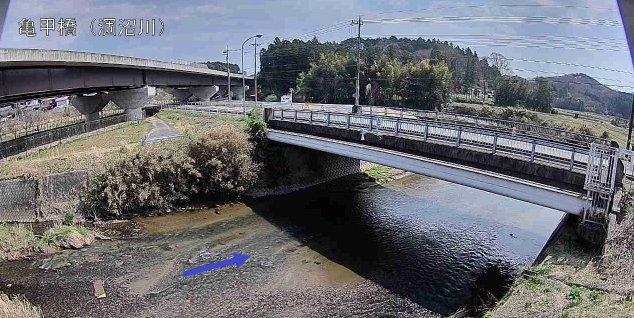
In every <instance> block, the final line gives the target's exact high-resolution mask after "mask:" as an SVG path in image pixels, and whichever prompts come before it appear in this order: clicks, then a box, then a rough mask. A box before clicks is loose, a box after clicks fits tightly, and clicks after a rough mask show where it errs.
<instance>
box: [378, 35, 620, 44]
mask: <svg viewBox="0 0 634 318" xmlns="http://www.w3.org/2000/svg"><path fill="white" fill-rule="evenodd" d="M368 35H378V36H388V35H387V34H368ZM389 36H402V37H405V38H412V37H419V38H422V35H421V34H392V35H389ZM425 37H426V38H431V37H441V38H443V39H444V38H447V37H476V39H479V38H485V39H488V38H507V39H522V40H525V39H531V40H532V39H536V38H543V39H546V40H549V41H560V42H569V41H575V42H578V41H582V42H589V43H602V44H606V45H613V44H614V43H618V44H622V45H627V40H626V39H625V38H622V39H614V38H601V37H580V36H553V35H538V34H531V35H508V34H491V33H487V34H440V33H431V34H430V33H426V34H425ZM439 39H440V38H439Z"/></svg>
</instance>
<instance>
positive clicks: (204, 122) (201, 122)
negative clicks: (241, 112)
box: [154, 110, 246, 133]
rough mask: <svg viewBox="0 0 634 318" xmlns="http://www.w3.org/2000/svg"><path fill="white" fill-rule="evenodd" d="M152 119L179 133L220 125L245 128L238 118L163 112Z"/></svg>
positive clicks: (243, 121)
mask: <svg viewBox="0 0 634 318" xmlns="http://www.w3.org/2000/svg"><path fill="white" fill-rule="evenodd" d="M154 117H156V118H158V119H161V120H163V121H165V123H167V124H168V125H169V126H170V127H172V128H174V129H175V130H178V131H179V132H181V133H187V131H189V130H191V129H192V128H196V127H200V126H208V125H209V126H214V125H217V124H221V123H235V124H238V125H240V126H246V119H245V118H244V117H238V116H226V115H216V114H207V113H195V112H183V111H173V110H164V111H160V112H158V113H157V114H156V115H154Z"/></svg>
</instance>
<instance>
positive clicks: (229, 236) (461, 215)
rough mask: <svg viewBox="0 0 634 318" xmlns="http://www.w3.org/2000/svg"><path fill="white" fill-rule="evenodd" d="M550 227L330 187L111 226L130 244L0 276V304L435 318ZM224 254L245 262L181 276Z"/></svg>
mask: <svg viewBox="0 0 634 318" xmlns="http://www.w3.org/2000/svg"><path fill="white" fill-rule="evenodd" d="M561 217H562V213H560V212H556V211H553V210H551V209H547V208H542V207H538V206H535V205H532V204H528V203H524V202H521V201H517V200H513V199H509V198H505V197H501V196H498V195H494V194H490V193H488V192H483V191H480V190H475V189H471V188H467V187H463V186H459V185H456V184H451V183H447V182H444V181H440V180H436V179H432V178H427V177H423V176H418V175H411V176H408V177H405V178H402V179H399V180H396V181H392V182H389V183H387V184H384V185H376V184H370V183H361V184H359V183H358V182H344V181H337V182H334V183H329V184H324V185H320V186H316V187H311V188H308V189H305V190H302V191H298V192H295V193H292V194H288V195H284V196H278V197H273V198H266V199H262V200H255V201H251V202H244V203H238V204H225V205H221V206H218V207H214V208H203V209H199V210H192V211H188V212H181V213H170V214H168V215H163V216H158V217H146V218H138V219H135V220H134V222H127V223H121V224H123V225H125V226H126V227H128V226H129V227H130V228H131V229H130V231H131V232H134V233H136V234H133V235H131V236H130V237H127V238H120V239H117V240H113V241H106V242H98V243H96V244H94V245H93V246H91V247H88V248H85V249H82V250H74V251H64V252H61V253H54V254H38V255H34V256H33V257H32V258H30V259H23V260H19V261H13V262H3V263H0V292H4V293H6V294H15V295H24V296H25V297H27V298H28V299H29V300H30V301H31V302H33V303H34V304H37V305H39V306H41V308H42V310H43V312H44V313H45V316H46V317H52V318H57V317H60V318H61V317H102V318H111V317H112V318H114V317H116V318H132V317H134V318H136V317H183V318H193V317H236V316H240V317H326V316H328V317H341V316H346V317H370V316H371V317H439V314H441V315H442V314H448V313H451V312H453V311H455V310H456V309H459V308H461V307H469V308H473V307H474V306H477V305H478V304H479V301H478V300H479V299H480V298H482V299H486V298H487V297H488V295H489V293H492V294H494V295H495V296H496V297H498V298H500V297H501V296H502V295H503V293H504V292H505V288H504V287H505V285H508V284H510V283H511V280H510V279H511V277H510V275H509V274H510V273H511V271H513V270H514V269H515V268H516V267H517V266H518V265H521V264H530V263H532V262H533V260H534V259H535V257H537V255H538V253H539V252H540V250H541V249H542V247H543V245H544V244H545V243H546V241H547V239H548V237H549V236H550V234H551V232H552V231H553V230H554V229H555V228H556V227H557V224H558V222H559V220H560V219H561ZM231 253H241V254H245V255H249V256H250V258H249V260H247V262H246V263H245V264H244V265H242V266H241V267H240V268H235V267H234V266H226V267H223V268H219V269H214V270H213V271H209V272H205V273H201V274H198V275H194V276H190V277H186V278H184V277H183V275H182V271H183V270H187V269H191V268H194V267H198V266H202V265H205V264H210V263H214V262H218V261H221V260H225V259H227V258H230V257H231ZM96 280H102V281H103V282H104V286H105V289H106V291H107V294H108V296H107V298H104V299H99V300H95V299H94V296H93V283H92V282H93V281H96ZM87 304H89V305H87ZM201 313H205V315H201Z"/></svg>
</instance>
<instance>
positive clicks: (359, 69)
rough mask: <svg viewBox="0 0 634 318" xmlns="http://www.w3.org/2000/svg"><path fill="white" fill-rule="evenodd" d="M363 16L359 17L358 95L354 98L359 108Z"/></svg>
mask: <svg viewBox="0 0 634 318" xmlns="http://www.w3.org/2000/svg"><path fill="white" fill-rule="evenodd" d="M361 23H362V22H361V16H359V33H358V35H357V95H356V96H355V98H354V105H355V106H357V107H358V106H359V94H360V93H359V77H360V76H361Z"/></svg>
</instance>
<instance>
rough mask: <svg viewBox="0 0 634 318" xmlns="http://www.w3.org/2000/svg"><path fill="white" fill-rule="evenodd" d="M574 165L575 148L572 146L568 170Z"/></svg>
mask: <svg viewBox="0 0 634 318" xmlns="http://www.w3.org/2000/svg"><path fill="white" fill-rule="evenodd" d="M574 167H575V148H574V147H572V152H571V153H570V171H572V169H573V168H574Z"/></svg>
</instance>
